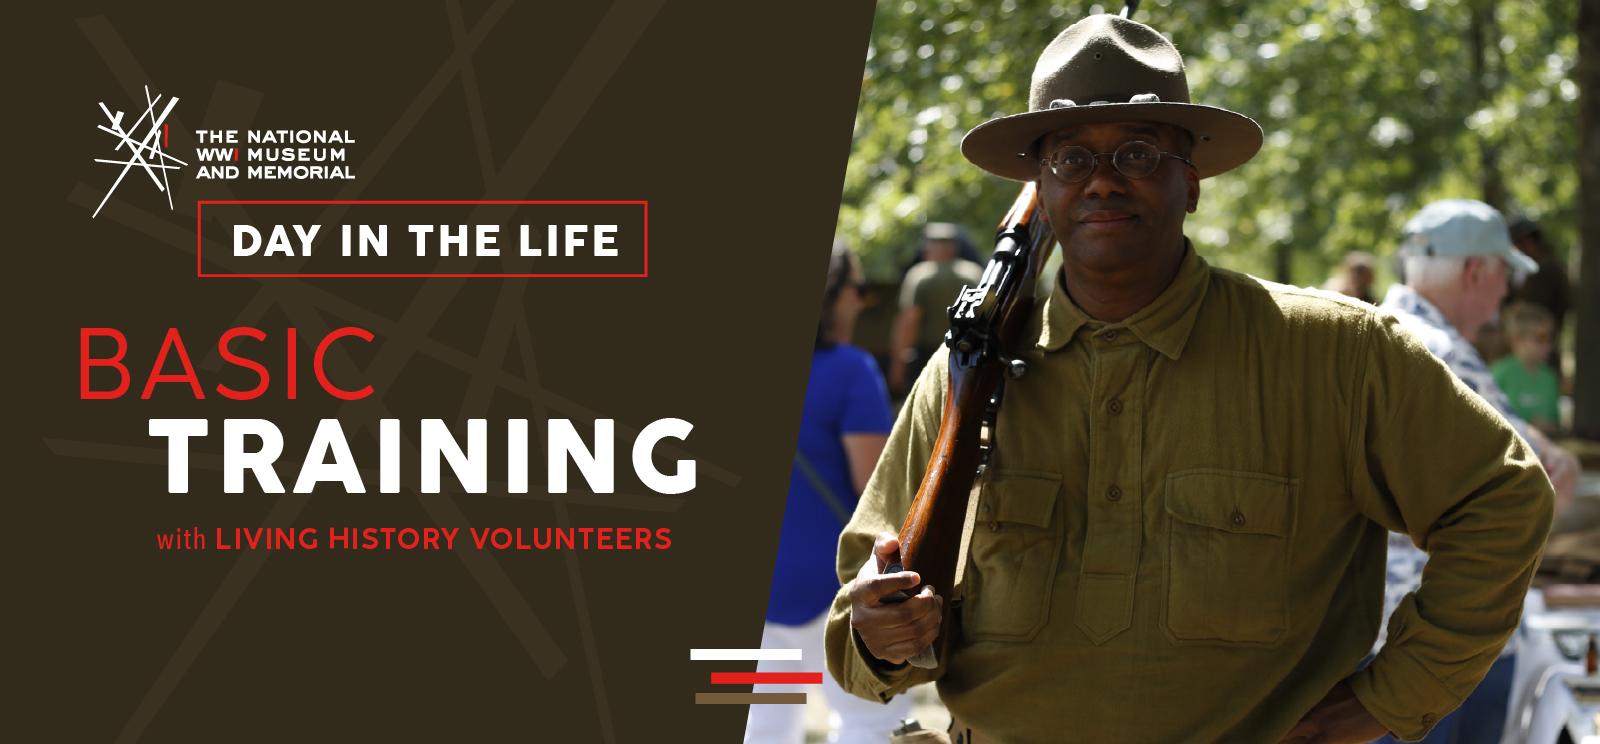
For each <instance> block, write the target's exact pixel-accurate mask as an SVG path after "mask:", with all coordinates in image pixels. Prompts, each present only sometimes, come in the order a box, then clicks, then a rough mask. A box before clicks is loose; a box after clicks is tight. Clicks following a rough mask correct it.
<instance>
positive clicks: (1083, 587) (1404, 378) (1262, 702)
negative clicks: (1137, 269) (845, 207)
mask: <svg viewBox="0 0 1600 744" xmlns="http://www.w3.org/2000/svg"><path fill="white" fill-rule="evenodd" d="M1036 316H1037V317H1036V320H1035V325H1034V326H1033V327H1034V329H1035V330H1034V331H1030V334H1032V333H1036V334H1037V335H1036V336H1034V335H1030V336H1029V338H1036V339H1037V344H1036V345H1035V346H1034V348H1032V349H1030V350H1029V351H1028V352H1027V354H1026V360H1027V362H1028V365H1029V366H1028V373H1027V375H1026V376H1024V377H1022V378H1021V379H1019V380H1013V381H1011V382H1009V383H1007V387H1006V393H1005V403H1004V406H1003V408H1002V409H1001V413H1000V419H999V427H998V436H997V450H996V453H995V455H994V458H993V460H992V462H991V467H990V469H989V472H988V473H987V474H986V476H985V481H984V483H983V487H982V490H981V495H980V501H979V506H978V509H977V512H976V513H977V522H976V524H975V527H974V529H973V530H972V542H971V545H970V548H969V553H970V556H969V560H968V564H967V566H966V569H965V571H966V573H965V577H966V578H965V579H963V583H964V586H963V587H962V589H963V592H962V593H963V594H964V595H965V599H964V601H963V602H962V603H961V605H960V609H959V611H958V612H957V613H956V616H955V622H954V626H955V627H954V628H946V632H951V633H952V635H951V639H950V646H949V647H948V649H947V652H946V653H945V654H943V655H942V656H941V658H940V659H939V661H940V666H939V668H938V669H937V670H932V671H929V670H922V669H917V668H914V667H908V666H904V667H900V668H897V669H890V668H889V665H887V664H885V663H884V662H881V661H878V660H875V659H870V656H869V654H868V652H867V651H866V648H865V646H863V645H862V644H861V642H860V639H859V638H858V637H856V636H854V634H853V633H852V631H851V629H850V602H849V598H848V597H847V596H845V594H844V592H842V591H841V593H840V595H839V597H837V598H836V600H835V602H834V605H833V609H832V612H831V613H830V616H829V619H828V631H827V649H828V668H829V671H830V672H831V673H832V674H833V676H834V677H835V678H836V679H838V680H839V682H840V683H841V684H842V685H843V686H844V687H845V689H847V690H850V691H851V692H853V693H855V694H857V695H860V696H863V697H868V698H881V699H888V698H889V697H890V696H892V695H895V694H898V693H900V692H903V691H905V690H906V689H907V688H908V687H910V686H912V685H916V684H919V683H922V682H927V681H929V680H938V689H939V695H940V697H942V698H943V699H944V702H945V703H946V704H947V705H948V706H949V708H950V710H951V712H952V713H953V714H954V715H955V716H957V717H958V718H960V719H962V721H963V722H964V723H965V724H967V725H968V726H970V727H972V728H973V729H974V730H976V731H978V732H981V733H982V734H984V735H987V736H989V737H992V738H993V739H995V740H997V741H1001V742H1068V741H1084V742H1111V741H1115V742H1162V743H1166V742H1191V741H1195V742H1198V741H1205V742H1209V741H1229V742H1277V741H1278V740H1279V738H1280V736H1281V735H1282V734H1283V733H1285V732H1286V731H1288V729H1289V728H1290V727H1291V726H1293V725H1294V724H1295V722H1296V721H1298V720H1299V718H1300V717H1301V716H1302V715H1303V714H1304V713H1305V712H1306V711H1307V710H1309V709H1310V708H1311V707H1312V706H1313V705H1314V704H1316V702H1317V701H1318V700H1320V699H1321V698H1322V696H1323V695H1324V694H1326V693H1327V692H1328V690H1329V689H1330V688H1332V687H1333V685H1334V684H1335V683H1336V682H1338V681H1339V680H1341V679H1344V678H1346V677H1350V682H1351V685H1352V687H1353V689H1354V691H1355V693H1356V696H1357V697H1358V698H1359V699H1360V701H1361V702H1362V703H1363V704H1364V705H1365V706H1366V707H1367V709H1368V710H1370V711H1371V712H1372V714H1373V715H1374V716H1376V717H1377V719H1378V720H1379V721H1380V722H1382V723H1383V724H1384V725H1386V726H1388V727H1389V728H1390V729H1391V730H1392V731H1394V732H1395V733H1396V734H1397V735H1399V736H1401V737H1402V738H1407V739H1414V738H1420V737H1421V736H1422V735H1423V734H1424V733H1426V731H1427V730H1428V729H1429V728H1430V727H1431V726H1432V725H1433V724H1434V722H1436V721H1437V720H1438V719H1439V718H1440V717H1442V716H1443V715H1444V714H1446V713H1448V712H1449V711H1450V710H1452V709H1454V708H1455V707H1456V706H1457V705H1458V704H1460V702H1461V701H1462V699H1463V698H1465V697H1466V696H1467V694H1468V693H1469V692H1470V691H1471V690H1472V688H1473V687H1474V686H1475V685H1476V684H1477V683H1478V680H1479V679H1481V678H1482V677H1483V675H1484V674H1485V673H1486V672H1487V671H1488V668H1489V665H1490V664H1491V663H1493V662H1494V660H1495V657H1496V654H1497V653H1498V652H1499V650H1500V647H1501V646H1502V645H1503V644H1504V643H1505V641H1506V639H1507V638H1508V637H1510V634H1511V632H1512V631H1513V630H1514V629H1515V628H1516V626H1517V622H1518V618H1519V615H1520V613H1521V608H1522V598H1523V595H1524V593H1525V592H1526V591H1527V588H1528V583H1529V581H1530V579H1531V578H1532V575H1533V570H1534V564H1535V561H1536V559H1537V558H1538V555H1539V552H1540V550H1541V549H1542V547H1543V546H1544V541H1545V535H1546V532H1547V530H1548V528H1549V524H1550V516H1551V504H1552V502H1553V498H1554V497H1553V494H1552V492H1551V488H1550V482H1549V480H1548V479H1547V478H1546V476H1545V474H1544V471H1543V470H1542V469H1541V468H1540V467H1539V464H1538V462H1537V461H1536V460H1535V458H1534V457H1533V455H1532V453H1531V452H1530V450H1529V448H1528V446H1527V445H1526V444H1525V443H1524V442H1523V441H1522V440H1521V439H1520V438H1519V437H1518V436H1517V435H1516V433H1515V432H1514V431H1513V430H1512V429H1511V427H1510V426H1509V425H1507V424H1506V422H1505V421H1504V420H1503V419H1502V418H1501V417H1500V416H1499V415H1498V414H1497V413H1495V411H1494V410H1493V409H1491V408H1490V407H1489V406H1488V405H1487V404H1486V403H1484V401H1483V400H1482V399H1480V398H1479V397H1478V396H1477V395H1476V394H1474V393H1472V392H1471V391H1470V390H1468V389H1467V388H1466V387H1464V386H1462V385H1461V384H1460V383H1459V382H1457V380H1456V378H1455V377H1454V376H1453V375H1452V374H1451V373H1450V371H1449V370H1448V369H1447V368H1446V367H1444V366H1443V365H1442V364H1440V363H1439V362H1438V361H1437V360H1435V359H1434V357H1433V356H1431V355H1430V354H1429V353H1428V352H1427V350H1426V349H1425V348H1423V346H1422V345H1421V344H1420V343H1418V342H1416V341H1414V340H1412V339H1411V338H1410V337H1409V336H1407V335H1406V334H1405V332H1404V331H1402V330H1400V329H1399V327H1398V326H1397V325H1396V323H1395V321H1394V319H1393V318H1392V317H1391V316H1389V315H1387V314H1384V313H1382V312H1380V311H1378V310H1375V309H1373V308H1372V307H1370V306H1368V305H1364V304H1361V303H1357V302H1354V301H1345V300H1342V299H1336V298H1335V297H1334V296H1333V295H1331V294H1329V293H1325V292H1319V291H1315V290H1303V289H1296V288H1293V287H1286V286H1281V285H1277V284H1271V283H1267V282H1264V281H1261V280H1258V279H1255V278H1252V277H1248V276H1245V275H1242V274H1237V273H1234V272H1230V271H1224V270H1220V269H1213V268H1210V267H1209V266H1207V264H1206V262H1205V261H1204V260H1203V259H1201V258H1200V257H1199V256H1197V255H1196V254H1195V253H1194V251H1193V250H1192V249H1190V250H1189V251H1188V255H1187V256H1186V257H1185V259H1184V262H1183V265H1182V268H1181V269H1180V271H1179V273H1178V275H1177V277H1176V279H1175V280H1174V281H1173V283H1172V285H1171V286H1170V287H1168V288H1167V290H1166V291H1165V292H1163V293H1162V294H1161V296H1160V297H1158V298H1156V300H1155V301H1154V302H1152V303H1151V304H1150V305H1149V306H1147V307H1145V308H1144V309H1143V310H1140V311H1139V312H1137V313H1135V314H1134V315H1133V316H1132V317H1129V318H1128V319H1127V320H1125V321H1123V322H1120V323H1111V324H1107V323H1101V322H1098V321H1094V320H1091V319H1089V318H1088V317H1087V316H1085V315H1084V314H1083V312H1082V311H1081V310H1079V309H1078V308H1077V307H1076V306H1075V305H1073V303H1072V302H1071V300H1069V299H1068V298H1067V295H1066V292H1065V289H1064V288H1063V287H1062V285H1061V282H1060V281H1059V279H1058V281H1057V282H1056V286H1055V290H1054V293H1053V294H1052V296H1051V297H1050V298H1049V300H1048V302H1042V303H1040V310H1039V311H1038V312H1037V313H1036ZM946 377H947V369H946V357H945V355H944V354H943V353H940V354H939V355H938V356H936V357H935V358H934V359H933V361H932V363H930V364H929V365H928V367H927V368H926V369H925V370H924V371H923V373H922V376H921V379H919V380H918V381H917V384H916V386H915V387H914V388H913V390H912V392H911V397H910V399H909V400H908V401H907V404H906V407H905V408H904V410H903V411H902V413H901V415H900V418H899V420H898V421H897V422H896V423H895V426H894V431H893V433H892V434H891V435H890V437H889V444H888V447H887V449H886V450H885V451H884V453H883V458H882V459H881V460H880V461H879V462H878V468H877V471H876V472H874V473H873V476H872V480H871V482H870V483H869V484H868V485H867V490H866V493H865V494H863V496H862V498H861V502H860V504H859V506H857V508H856V512H855V516H854V518H853V519H851V520H850V524H849V525H848V526H847V527H846V529H845V532H844V534H843V536H842V537H841V539H840V542H839V575H840V578H841V579H842V580H845V581H848V580H850V579H852V578H854V577H855V575H856V573H857V571H858V570H859V569H860V567H861V566H862V565H863V563H864V562H865V561H866V560H867V558H868V557H869V555H870V554H871V547H872V542H873V538H874V536H875V535H876V534H877V533H879V532H884V531H887V532H897V531H899V528H900V523H901V521H902V520H903V518H904V516H905V514H906V511H907V509H908V508H909V506H910V503H911V499H912V496H913V494H914V492H915V491H916V488H917V485H918V483H919V482H920V481H921V478H922V473H923V470H924V468H925V467H926V465H927V462H928V455H929V452H930V449H931V445H932V442H933V440H934V437H935V435H936V433H937V432H938V428H939V414H940V411H941V407H942V405H943V399H944V390H945V383H946ZM1389 530H1393V531H1396V532H1402V533H1405V534H1407V535H1410V536H1411V538H1412V540H1414V541H1415V542H1416V543H1417V545H1418V546H1420V547H1422V548H1423V549H1425V550H1427V551H1428V553H1429V560H1428V563H1427V568H1426V570H1425V572H1424V574H1423V577H1422V585H1421V588H1420V589H1418V590H1417V591H1416V593H1415V594H1413V595H1411V596H1409V597H1407V598H1406V600H1405V601H1404V602H1402V603H1401V605H1400V608H1399V609H1398V610H1397V611H1396V612H1395V613H1394V616H1393V618H1392V620H1391V621H1390V624H1389V640H1388V645H1387V646H1385V647H1384V648H1383V650H1382V652H1381V653H1379V654H1378V656H1377V658H1376V659H1374V660H1373V661H1372V663H1371V664H1370V665H1369V666H1367V667H1366V668H1365V669H1362V670H1361V671H1357V667H1358V666H1359V665H1360V663H1361V660H1362V658H1363V657H1364V656H1365V655H1366V654H1367V652H1368V650H1369V649H1370V648H1371V647H1372V643H1373V639H1374V638H1375V636H1376V634H1377V631H1378V621H1379V616H1380V614H1381V608H1382V607H1383V588H1384V568H1385V564H1384V551H1385V542H1386V532H1387V531H1389ZM935 588H936V590H938V591H939V592H940V593H941V594H944V593H947V590H948V587H935ZM1352 675H1353V676H1352Z"/></svg>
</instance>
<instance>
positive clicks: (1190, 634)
mask: <svg viewBox="0 0 1600 744" xmlns="http://www.w3.org/2000/svg"><path fill="white" fill-rule="evenodd" d="M1294 487H1295V481H1294V480H1293V479H1290V478H1281V477H1278V476H1273V475H1263V474H1259V473H1243V472H1233V471H1224V470H1189V471H1185V472H1181V473H1173V474H1171V475H1169V476H1167V483H1166V508H1167V516H1168V520H1167V522H1168V530H1169V531H1168V535H1167V540H1168V543H1167V548H1168V552H1167V605H1166V625H1167V633H1168V634H1169V635H1170V636H1171V638H1172V639H1173V640H1174V641H1177V642H1180V643H1184V642H1189V643H1223V644H1245V645H1263V646H1266V645H1272V644H1275V643H1277V642H1278V641H1280V640H1282V639H1283V636H1284V634H1285V633H1286V632H1287V631H1288V629H1289V608H1288V604H1287V596H1288V563H1289V538H1290V536H1291V531H1292V529H1291V528H1292V526H1293V524H1294Z"/></svg>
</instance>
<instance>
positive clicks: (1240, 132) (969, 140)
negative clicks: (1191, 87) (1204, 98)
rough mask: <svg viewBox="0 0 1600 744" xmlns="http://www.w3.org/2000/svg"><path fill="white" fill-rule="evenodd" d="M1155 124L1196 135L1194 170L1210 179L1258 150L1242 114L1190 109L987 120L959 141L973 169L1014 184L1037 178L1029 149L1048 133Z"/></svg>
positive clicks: (1257, 137)
mask: <svg viewBox="0 0 1600 744" xmlns="http://www.w3.org/2000/svg"><path fill="white" fill-rule="evenodd" d="M1119 121H1130V122H1131V121H1153V122H1158V123H1161V124H1171V125H1173V126H1177V127H1182V128H1184V129H1187V130H1188V131H1189V132H1191V133H1193V134H1194V152H1193V157H1192V159H1193V160H1194V167H1195V170H1197V171H1199V172H1200V177H1201V178H1210V177H1211V176H1215V175H1217V174H1218V173H1224V172H1226V171H1229V170H1232V169H1234V168H1237V167H1239V166H1240V165H1242V164H1244V162H1245V161H1247V160H1249V159H1250V158H1252V157H1254V156H1255V154H1256V152H1257V151H1258V150H1260V149H1261V138H1262V133H1261V125H1260V124H1257V123H1256V122H1255V120H1254V119H1251V118H1250V117H1248V116H1245V115H1243V114H1236V113H1234V112H1232V111H1229V110H1227V109H1221V108H1217V107H1215V106H1204V105H1201V104H1194V103H1097V104H1089V105H1084V106H1069V107H1066V108H1058V109H1049V110H1045V111H1030V112H1028V113H1025V114H1013V115H1011V116H1003V117H1000V118H998V119H990V120H989V121H986V122H984V123H982V124H979V125H978V126H976V127H974V128H973V129H972V131H970V132H967V136H966V137H963V138H962V140H961V154H962V155H964V156H966V158H967V160H969V161H972V164H973V165H976V166H978V167H979V168H982V169H984V170H986V171H989V172H990V173H993V174H995V175H997V176H1001V177H1003V178H1009V179H1011V180H1013V181H1032V180H1034V179H1035V178H1038V177H1039V163H1038V161H1037V160H1035V159H1034V157H1035V155H1034V154H1033V153H1032V152H1030V151H1031V150H1032V149H1033V144H1034V143H1035V142H1037V141H1039V138H1040V137H1043V136H1045V135H1047V134H1049V133H1051V132H1054V131H1056V130H1059V129H1065V128H1067V127H1071V126H1076V125H1079V124H1104V123H1107V122H1119Z"/></svg>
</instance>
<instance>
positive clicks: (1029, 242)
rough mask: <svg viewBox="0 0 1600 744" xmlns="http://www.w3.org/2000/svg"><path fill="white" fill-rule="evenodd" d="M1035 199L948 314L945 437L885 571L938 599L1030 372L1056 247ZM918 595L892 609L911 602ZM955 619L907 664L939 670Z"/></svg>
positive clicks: (1011, 218) (1031, 192)
mask: <svg viewBox="0 0 1600 744" xmlns="http://www.w3.org/2000/svg"><path fill="white" fill-rule="evenodd" d="M1037 189H1038V185H1037V184H1036V183H1029V184H1027V185H1026V186H1024V187H1023V188H1022V193H1021V194H1019V195H1018V196H1017V199H1016V201H1015V202H1013V203H1012V204H1011V209H1010V210H1009V211H1007V212H1006V216H1005V218H1004V219H1002V220H1001V221H1000V227H999V229H998V231H997V232H996V235H995V249H994V255H993V256H992V257H991V258H990V259H989V264H988V266H986V267H985V268H984V270H983V277H982V278H981V279H979V280H978V285H977V286H975V287H962V288H961V293H960V294H959V295H957V296H956V301H955V304H954V305H951V306H950V331H949V332H948V333H946V334H945V346H947V347H949V349H950V357H949V365H950V367H949V369H950V374H949V385H948V387H947V389H946V393H945V399H944V413H943V415H942V416H941V418H940V422H939V434H938V436H937V437H936V438H935V439H934V444H933V454H932V456H931V457H929V458H928V468H927V470H926V471H925V472H924V473H923V476H922V484H921V485H919V486H918V487H917V495H916V498H915V499H914V500H913V501H912V502H911V510H910V511H909V512H907V514H906V521H905V524H904V525H902V526H901V527H900V555H899V561H898V562H894V563H891V564H890V565H889V566H888V567H887V568H886V569H885V572H886V573H895V572H897V571H906V570H909V571H916V572H917V573H918V574H919V575H920V578H921V579H922V583H923V585H928V586H932V587H934V590H935V591H942V592H950V591H952V590H953V589H954V588H955V578H956V569H957V565H958V561H959V560H960V559H961V556H962V554H963V551H962V549H961V548H962V542H963V539H962V538H963V532H964V531H965V527H966V522H967V512H968V509H969V506H970V501H971V494H972V490H973V485H974V484H975V483H977V481H978V478H979V477H980V476H982V474H983V471H984V469H985V468H986V467H987V466H988V463H989V455H990V453H991V452H993V450H994V444H995V442H994V432H995V420H996V417H997V416H998V414H999V412H1000V402H1001V399H1002V397H1003V395H1004V393H1005V381H1006V379H1007V378H1008V377H1009V378H1018V377H1021V376H1022V375H1023V374H1025V373H1026V372H1027V370H1028V366H1027V363H1026V362H1024V361H1023V360H1022V359H1020V358H1019V356H1020V353H1019V352H1020V347H1021V346H1022V345H1023V344H1024V343H1025V340H1024V339H1023V338H1022V334H1023V331H1024V330H1025V328H1026V326H1027V324H1028V318H1029V317H1030V316H1031V315H1032V313H1033V307H1034V292H1035V288H1036V287H1037V286H1038V284H1039V273H1040V271H1041V270H1042V269H1043V267H1044V263H1045V260H1046V259H1048V258H1049V257H1050V251H1051V250H1052V249H1054V247H1055V239H1054V238H1055V236H1054V235H1053V234H1052V233H1051V232H1050V228H1049V226H1048V225H1046V224H1044V220H1042V219H1040V214H1039V196H1038V191H1037ZM920 589H921V587H920V586H919V587H916V588H915V590H920ZM915 590H914V591H912V592H898V593H896V594H894V595H890V596H888V597H885V598H884V601H885V602H888V603H898V602H904V601H905V600H906V599H908V598H910V597H911V596H912V595H913V594H915ZM953 609H954V602H953V601H951V602H946V603H945V606H944V617H943V618H942V624H941V625H940V630H939V638H937V639H935V640H934V643H933V645H932V646H929V647H928V648H925V649H923V650H922V652H921V653H919V654H917V655H916V656H914V657H912V658H911V659H909V660H908V661H909V663H910V664H911V665H913V666H917V667H922V668H925V669H933V668H935V667H936V666H938V662H937V660H936V658H935V654H934V651H933V649H934V648H935V647H937V646H938V645H939V642H940V640H942V639H944V638H945V637H947V636H946V632H947V630H948V629H949V627H950V618H951V615H952V614H953V613H952V610H953Z"/></svg>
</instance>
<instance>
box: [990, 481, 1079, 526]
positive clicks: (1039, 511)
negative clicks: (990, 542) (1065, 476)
mask: <svg viewBox="0 0 1600 744" xmlns="http://www.w3.org/2000/svg"><path fill="white" fill-rule="evenodd" d="M1060 491H1061V479H1060V478H1053V477H1049V476H1035V475H1007V474H1004V473H997V474H995V478H994V480H992V481H990V482H988V483H986V484H984V488H983V502H982V504H981V506H980V509H979V512H978V517H979V519H981V520H984V521H993V522H1014V523H1018V524H1030V525H1033V526H1034V527H1049V526H1050V517H1051V516H1052V515H1053V514H1055V510H1056V494H1057V493H1059V492H1060Z"/></svg>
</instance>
